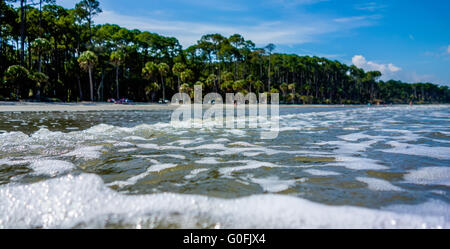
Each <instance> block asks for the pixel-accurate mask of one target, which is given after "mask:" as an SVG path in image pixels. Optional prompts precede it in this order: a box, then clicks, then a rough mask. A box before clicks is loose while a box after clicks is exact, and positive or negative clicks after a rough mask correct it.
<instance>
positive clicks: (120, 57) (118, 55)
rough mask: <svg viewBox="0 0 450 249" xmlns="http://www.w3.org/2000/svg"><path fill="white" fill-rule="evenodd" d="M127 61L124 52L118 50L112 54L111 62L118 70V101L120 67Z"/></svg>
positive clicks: (118, 96)
mask: <svg viewBox="0 0 450 249" xmlns="http://www.w3.org/2000/svg"><path fill="white" fill-rule="evenodd" d="M124 60H125V54H124V52H123V51H122V50H116V51H114V52H112V53H111V56H110V61H111V63H112V64H113V65H114V67H115V68H116V92H117V99H120V91H119V89H120V88H119V67H120V65H121V64H122V63H123V62H124Z"/></svg>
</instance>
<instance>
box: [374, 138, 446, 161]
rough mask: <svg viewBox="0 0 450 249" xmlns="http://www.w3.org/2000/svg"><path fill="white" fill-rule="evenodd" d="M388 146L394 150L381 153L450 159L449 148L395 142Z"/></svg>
mask: <svg viewBox="0 0 450 249" xmlns="http://www.w3.org/2000/svg"><path fill="white" fill-rule="evenodd" d="M388 144H389V145H391V146H393V147H394V148H392V149H386V150H381V151H383V152H388V153H395V154H405V155H413V156H424V157H433V158H437V159H450V147H438V146H433V147H431V146H425V145H418V144H406V143H399V142H396V141H391V142H388Z"/></svg>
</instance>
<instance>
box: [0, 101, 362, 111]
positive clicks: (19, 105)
mask: <svg viewBox="0 0 450 249" xmlns="http://www.w3.org/2000/svg"><path fill="white" fill-rule="evenodd" d="M177 107H179V105H162V104H154V103H134V104H129V105H120V104H112V103H89V102H83V103H35V102H0V112H64V111H67V112H83V111H146V110H173V109H176V108H177ZM280 107H283V108H286V107H288V108H325V107H334V108H339V107H346V108H348V107H361V106H360V105H280Z"/></svg>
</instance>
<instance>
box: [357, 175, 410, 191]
mask: <svg viewBox="0 0 450 249" xmlns="http://www.w3.org/2000/svg"><path fill="white" fill-rule="evenodd" d="M356 180H357V181H360V182H363V183H365V184H367V185H368V188H369V189H370V190H373V191H404V190H403V189H402V188H400V187H397V186H395V185H393V184H391V183H390V182H388V181H386V180H381V179H377V178H370V177H356Z"/></svg>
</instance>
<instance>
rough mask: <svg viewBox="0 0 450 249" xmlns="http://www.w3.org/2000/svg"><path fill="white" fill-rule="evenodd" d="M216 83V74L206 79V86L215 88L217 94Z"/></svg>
mask: <svg viewBox="0 0 450 249" xmlns="http://www.w3.org/2000/svg"><path fill="white" fill-rule="evenodd" d="M216 81H217V77H216V75H215V74H210V75H209V76H208V78H207V79H206V85H207V86H208V87H212V86H214V91H215V92H217V84H216Z"/></svg>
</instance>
